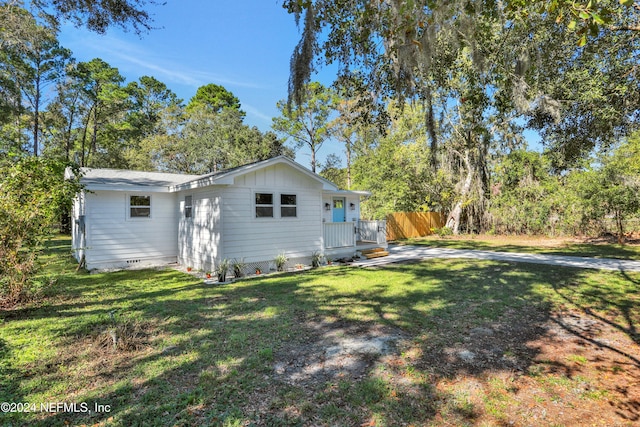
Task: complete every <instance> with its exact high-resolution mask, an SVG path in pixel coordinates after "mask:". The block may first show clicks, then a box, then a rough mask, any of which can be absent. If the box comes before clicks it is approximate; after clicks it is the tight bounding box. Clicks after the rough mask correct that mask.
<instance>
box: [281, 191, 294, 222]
mask: <svg viewBox="0 0 640 427" xmlns="http://www.w3.org/2000/svg"><path fill="white" fill-rule="evenodd" d="M297 200H298V197H297V196H296V195H295V194H281V195H280V217H281V218H295V217H297V216H298V204H297Z"/></svg>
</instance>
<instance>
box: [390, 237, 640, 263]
mask: <svg viewBox="0 0 640 427" xmlns="http://www.w3.org/2000/svg"><path fill="white" fill-rule="evenodd" d="M545 240H547V241H548V239H544V238H540V239H530V238H527V237H517V236H496V237H489V236H477V237H476V236H472V237H469V236H460V237H455V238H454V237H445V238H440V237H436V236H429V237H422V238H414V239H407V240H403V241H401V242H400V243H401V244H402V243H406V244H411V245H419V246H430V247H438V248H450V249H472V250H481V251H496V252H525V253H534V254H547V255H568V256H582V257H593V258H614V259H628V260H640V245H639V244H624V245H619V244H611V243H608V244H593V243H578V242H571V241H564V242H555V241H554V242H553V243H551V244H546V242H545Z"/></svg>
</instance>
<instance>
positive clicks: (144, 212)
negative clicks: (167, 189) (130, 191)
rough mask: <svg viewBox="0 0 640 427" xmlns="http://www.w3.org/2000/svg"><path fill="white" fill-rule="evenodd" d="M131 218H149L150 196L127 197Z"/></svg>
mask: <svg viewBox="0 0 640 427" xmlns="http://www.w3.org/2000/svg"><path fill="white" fill-rule="evenodd" d="M129 216H130V217H131V218H151V196H129Z"/></svg>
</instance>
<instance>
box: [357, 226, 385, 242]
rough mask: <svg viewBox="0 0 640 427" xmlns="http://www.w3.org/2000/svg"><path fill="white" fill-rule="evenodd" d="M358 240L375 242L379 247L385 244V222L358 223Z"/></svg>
mask: <svg viewBox="0 0 640 427" xmlns="http://www.w3.org/2000/svg"><path fill="white" fill-rule="evenodd" d="M358 234H359V236H358V240H360V241H363V242H375V243H377V244H379V245H381V244H383V243H386V242H387V221H363V220H360V221H358Z"/></svg>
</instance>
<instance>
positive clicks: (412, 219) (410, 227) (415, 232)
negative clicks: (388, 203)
mask: <svg viewBox="0 0 640 427" xmlns="http://www.w3.org/2000/svg"><path fill="white" fill-rule="evenodd" d="M444 223H445V218H444V215H442V214H441V213H439V212H394V213H392V214H389V215H387V241H389V240H398V239H407V238H409V237H422V236H428V235H429V234H433V231H431V229H433V228H441V227H443V226H444Z"/></svg>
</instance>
